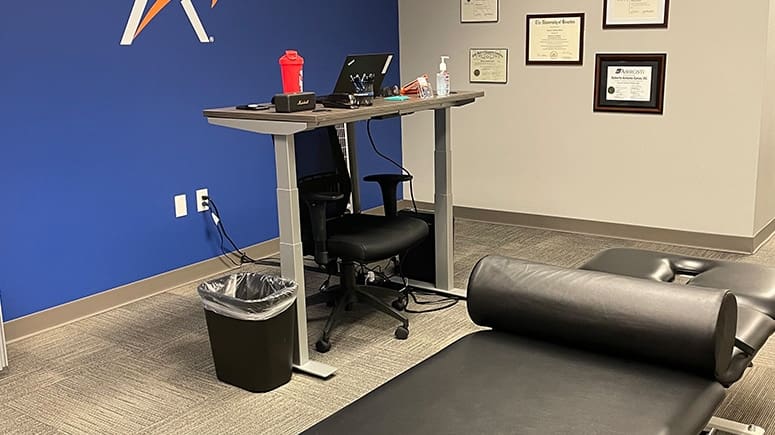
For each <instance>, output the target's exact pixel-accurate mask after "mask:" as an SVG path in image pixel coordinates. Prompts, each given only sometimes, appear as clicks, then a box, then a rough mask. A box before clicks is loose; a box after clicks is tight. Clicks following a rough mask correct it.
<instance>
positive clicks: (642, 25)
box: [603, 0, 670, 29]
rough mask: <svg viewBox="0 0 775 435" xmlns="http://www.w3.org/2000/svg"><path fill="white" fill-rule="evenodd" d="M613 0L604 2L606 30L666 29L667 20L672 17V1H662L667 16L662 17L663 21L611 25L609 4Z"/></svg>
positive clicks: (604, 26) (604, 24)
mask: <svg viewBox="0 0 775 435" xmlns="http://www.w3.org/2000/svg"><path fill="white" fill-rule="evenodd" d="M609 1H611V0H603V28H604V29H653V28H657V29H666V28H667V20H668V17H669V16H670V0H661V1H662V2H664V3H665V15H664V16H663V17H661V21H659V22H653V21H643V22H631V23H617V24H609V22H608V2H609Z"/></svg>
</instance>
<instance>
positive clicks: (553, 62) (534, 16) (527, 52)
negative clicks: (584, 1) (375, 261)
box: [525, 12, 585, 65]
mask: <svg viewBox="0 0 775 435" xmlns="http://www.w3.org/2000/svg"><path fill="white" fill-rule="evenodd" d="M539 18H580V19H581V29H580V32H579V42H578V43H579V46H578V49H579V56H578V59H573V60H543V59H542V60H532V59H533V57H532V55H533V53H531V52H530V22H531V21H532V20H536V19H539ZM525 27H526V29H525V33H526V37H525V65H583V64H584V27H585V25H584V13H583V12H581V13H564V14H532V15H528V16H527V20H526V21H525Z"/></svg>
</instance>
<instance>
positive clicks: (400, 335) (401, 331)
mask: <svg viewBox="0 0 775 435" xmlns="http://www.w3.org/2000/svg"><path fill="white" fill-rule="evenodd" d="M408 337H409V329H407V328H406V327H405V326H399V327H398V328H396V338H397V339H399V340H406V339H407V338H408Z"/></svg>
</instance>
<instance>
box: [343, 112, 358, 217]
mask: <svg viewBox="0 0 775 435" xmlns="http://www.w3.org/2000/svg"><path fill="white" fill-rule="evenodd" d="M344 126H345V129H346V131H347V156H348V157H349V163H350V168H349V169H350V179H351V180H352V197H353V213H360V212H361V177H360V176H359V175H358V147H357V146H356V144H357V142H356V141H355V123H354V122H348V123H347V124H345V125H344Z"/></svg>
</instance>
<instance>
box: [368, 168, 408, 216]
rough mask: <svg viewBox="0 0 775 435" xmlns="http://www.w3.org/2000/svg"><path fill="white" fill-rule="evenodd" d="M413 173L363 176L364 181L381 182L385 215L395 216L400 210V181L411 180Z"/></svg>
mask: <svg viewBox="0 0 775 435" xmlns="http://www.w3.org/2000/svg"><path fill="white" fill-rule="evenodd" d="M411 179H412V176H411V175H406V174H376V175H369V176H367V177H363V181H369V182H377V183H379V187H380V190H382V204H383V205H384V207H385V216H395V215H396V214H397V212H398V210H397V205H396V202H397V201H398V194H397V193H396V190H397V189H398V183H403V182H406V181H410V180H411Z"/></svg>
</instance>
